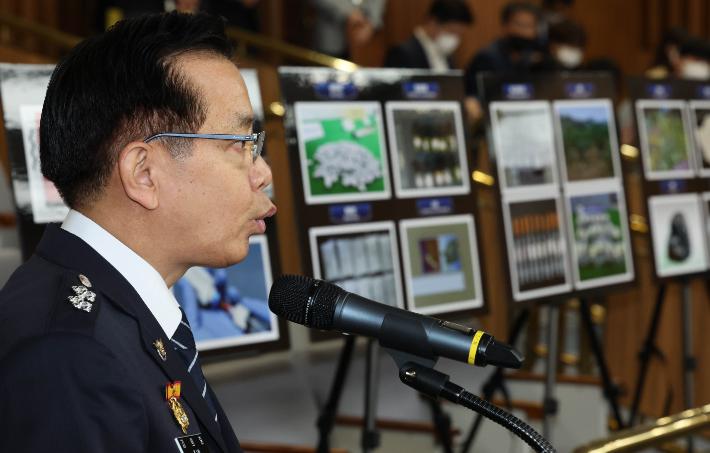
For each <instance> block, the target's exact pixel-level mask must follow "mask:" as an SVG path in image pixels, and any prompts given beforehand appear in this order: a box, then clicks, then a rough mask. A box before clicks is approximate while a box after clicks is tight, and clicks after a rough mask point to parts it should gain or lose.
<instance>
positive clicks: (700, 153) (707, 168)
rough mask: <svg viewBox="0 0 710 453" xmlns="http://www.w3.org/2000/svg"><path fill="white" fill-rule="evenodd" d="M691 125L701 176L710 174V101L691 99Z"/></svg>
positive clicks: (696, 159) (696, 160)
mask: <svg viewBox="0 0 710 453" xmlns="http://www.w3.org/2000/svg"><path fill="white" fill-rule="evenodd" d="M689 106H690V127H691V129H692V132H693V133H692V136H693V145H694V147H695V162H696V164H697V167H698V173H699V174H700V176H705V177H707V176H710V101H690V103H689Z"/></svg>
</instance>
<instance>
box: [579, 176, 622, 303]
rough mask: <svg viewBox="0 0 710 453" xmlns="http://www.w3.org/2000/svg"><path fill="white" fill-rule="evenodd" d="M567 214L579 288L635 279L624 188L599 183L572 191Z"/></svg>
mask: <svg viewBox="0 0 710 453" xmlns="http://www.w3.org/2000/svg"><path fill="white" fill-rule="evenodd" d="M600 186H603V187H600ZM575 192H576V193H575ZM567 215H568V217H567V221H568V224H567V228H568V231H569V236H570V242H569V244H570V248H571V252H572V268H573V271H574V280H575V283H574V285H575V287H576V288H577V289H580V290H582V289H588V288H595V287H599V286H605V285H613V284H617V283H623V282H629V281H631V280H633V279H634V263H633V256H632V254H631V238H630V235H629V227H628V221H627V215H626V203H625V200H624V193H623V191H622V190H621V187H619V186H617V187H615V188H609V187H608V186H606V185H600V184H595V185H592V186H591V187H588V188H584V190H578V191H570V192H568V194H567Z"/></svg>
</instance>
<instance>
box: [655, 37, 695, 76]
mask: <svg viewBox="0 0 710 453" xmlns="http://www.w3.org/2000/svg"><path fill="white" fill-rule="evenodd" d="M692 37H693V36H692V34H691V33H690V31H688V29H687V28H685V27H683V26H678V27H673V28H671V29H670V30H668V31H667V32H666V33H665V34H664V35H663V38H662V39H661V42H660V43H659V44H658V48H657V49H656V58H655V60H654V62H653V67H651V69H649V70H648V71H646V77H650V78H653V79H664V78H666V77H671V76H672V75H674V74H677V73H678V63H679V62H680V48H681V47H682V46H683V44H684V43H685V42H686V41H688V40H690V39H691V38H692Z"/></svg>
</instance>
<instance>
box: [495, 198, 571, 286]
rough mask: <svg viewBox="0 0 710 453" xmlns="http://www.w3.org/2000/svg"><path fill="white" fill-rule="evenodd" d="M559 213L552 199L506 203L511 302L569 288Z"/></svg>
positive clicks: (557, 204) (555, 202)
mask: <svg viewBox="0 0 710 453" xmlns="http://www.w3.org/2000/svg"><path fill="white" fill-rule="evenodd" d="M559 212H560V209H559V202H558V200H556V199H554V198H552V199H544V200H530V201H516V202H510V203H509V204H508V207H507V212H506V214H507V216H506V217H507V218H506V221H507V225H506V230H507V234H508V257H509V263H510V268H511V275H512V276H513V297H514V298H515V300H526V299H532V298H535V297H544V296H548V295H552V294H558V293H562V292H565V291H569V290H570V289H571V284H570V278H569V267H568V264H567V263H568V262H567V255H566V250H565V239H564V226H563V224H562V222H561V221H560V215H559Z"/></svg>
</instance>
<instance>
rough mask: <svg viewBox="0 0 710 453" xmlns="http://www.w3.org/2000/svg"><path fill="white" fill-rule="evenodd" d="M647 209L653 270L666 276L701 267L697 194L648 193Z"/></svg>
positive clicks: (703, 240) (700, 213) (701, 217)
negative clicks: (653, 194)
mask: <svg viewBox="0 0 710 453" xmlns="http://www.w3.org/2000/svg"><path fill="white" fill-rule="evenodd" d="M648 209H649V214H650V224H651V236H652V238H653V254H654V255H655V260H656V274H657V275H658V276H659V277H670V276H676V275H685V274H695V273H698V272H703V271H705V270H706V269H707V267H708V258H707V242H706V232H705V231H706V226H705V225H706V224H705V216H704V214H703V209H702V206H701V199H700V197H699V195H698V194H694V193H692V194H679V195H656V196H652V197H649V199H648Z"/></svg>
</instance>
